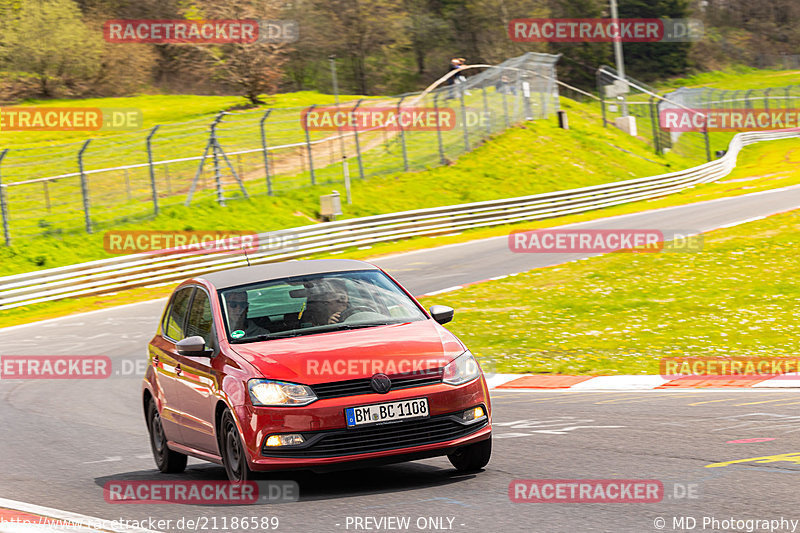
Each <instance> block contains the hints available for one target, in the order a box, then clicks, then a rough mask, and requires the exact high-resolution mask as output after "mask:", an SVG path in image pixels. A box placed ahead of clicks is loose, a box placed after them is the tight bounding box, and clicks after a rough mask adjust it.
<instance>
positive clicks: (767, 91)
mask: <svg viewBox="0 0 800 533" xmlns="http://www.w3.org/2000/svg"><path fill="white" fill-rule="evenodd" d="M771 90H772V87H768V88H767V90H766V91H764V109H766V110H767V111H769V92H770V91H771Z"/></svg>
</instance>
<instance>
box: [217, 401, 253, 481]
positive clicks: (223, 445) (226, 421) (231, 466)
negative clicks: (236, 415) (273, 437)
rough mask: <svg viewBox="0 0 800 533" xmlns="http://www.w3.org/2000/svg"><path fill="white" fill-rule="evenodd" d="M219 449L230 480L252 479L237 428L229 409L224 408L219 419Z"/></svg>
mask: <svg viewBox="0 0 800 533" xmlns="http://www.w3.org/2000/svg"><path fill="white" fill-rule="evenodd" d="M219 450H220V455H222V464H223V466H224V467H225V473H226V474H227V475H228V479H229V480H230V481H233V482H236V483H239V482H244V481H249V480H251V479H253V471H252V470H250V467H249V466H248V465H247V455H246V452H245V450H244V445H243V444H242V437H241V435H240V434H239V428H238V427H237V426H236V421H235V420H234V419H233V414H231V412H230V410H229V409H225V412H224V413H222V418H221V420H220V432H219Z"/></svg>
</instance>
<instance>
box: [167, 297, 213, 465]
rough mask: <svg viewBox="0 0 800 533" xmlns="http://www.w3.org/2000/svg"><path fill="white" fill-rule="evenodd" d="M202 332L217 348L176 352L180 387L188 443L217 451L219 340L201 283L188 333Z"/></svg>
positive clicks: (191, 308)
mask: <svg viewBox="0 0 800 533" xmlns="http://www.w3.org/2000/svg"><path fill="white" fill-rule="evenodd" d="M195 335H199V336H201V337H203V339H205V341H206V347H207V348H209V349H211V350H213V353H212V355H211V356H210V357H203V356H186V355H180V354H177V353H176V354H175V359H176V361H177V363H178V367H177V371H176V376H177V378H176V379H177V391H178V396H179V398H180V400H179V402H180V404H179V407H180V410H181V420H182V421H183V427H182V428H181V429H182V431H183V439H184V443H185V444H186V445H187V446H189V447H191V448H195V449H197V450H201V451H204V452H208V453H217V443H216V436H215V430H214V411H215V408H216V403H217V397H216V391H217V390H218V383H217V372H216V371H215V370H214V369H213V367H212V366H213V363H214V356H215V355H217V354H218V343H217V339H216V335H215V334H214V319H213V315H212V313H211V301H210V298H209V295H208V293H207V292H206V290H205V289H204V288H201V287H198V288H197V290H196V291H195V293H194V297H193V298H192V303H191V305H190V307H189V312H188V314H187V318H186V331H185V336H186V337H192V336H195Z"/></svg>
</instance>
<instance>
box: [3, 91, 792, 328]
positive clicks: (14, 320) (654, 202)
mask: <svg viewBox="0 0 800 533" xmlns="http://www.w3.org/2000/svg"><path fill="white" fill-rule="evenodd" d="M570 117H571V118H570V124H571V128H572V129H571V130H570V132H569V135H567V136H566V137H564V138H561V137H554V135H555V134H559V135H566V134H567V132H563V131H560V130H558V129H557V128H556V127H555V126H554V124H552V123H547V122H543V121H537V122H533V123H528V124H526V127H524V128H523V127H520V128H514V129H512V130H510V131H508V132H507V133H505V134H503V135H500V136H498V137H497V138H495V139H494V140H493V141H491V142H489V143H486V144H485V145H484V146H482V147H480V148H479V149H478V150H476V151H475V152H473V153H470V154H467V155H465V156H463V157H462V158H461V159H459V160H458V162H457V163H456V164H455V165H452V166H448V167H445V168H441V169H437V170H436V171H435V172H436V174H435V175H434V174H433V173H432V172H420V173H410V174H402V175H398V176H389V177H385V178H373V179H369V180H366V181H365V182H360V181H359V180H356V181H354V201H355V203H354V204H353V205H352V206H347V205H345V206H344V208H345V211H346V213H347V215H348V216H351V215H354V214H356V212H357V214H372V212H373V211H374V210H375V205H370V204H369V202H366V201H363V200H364V198H362V197H361V195H362V194H364V195H366V196H369V198H370V200H371V201H377V202H378V203H379V204H380V203H382V202H387V203H390V204H391V207H392V208H393V209H390V210H399V209H404V208H408V207H410V206H409V205H408V203H407V202H405V201H404V199H403V197H400V196H398V197H394V196H392V191H393V189H392V185H393V184H396V185H397V186H398V187H403V188H405V189H406V190H405V192H407V193H408V194H409V197H410V198H411V199H412V200H414V201H415V202H418V201H419V202H422V203H424V205H442V204H446V203H454V202H455V201H457V200H458V199H462V200H465V201H466V200H472V199H483V196H495V197H500V196H503V197H505V196H511V195H519V194H523V193H526V192H533V191H534V190H535V191H537V192H541V190H544V189H545V188H547V187H556V188H561V189H563V188H565V187H566V186H567V184H566V183H565V182H563V181H556V182H554V183H551V184H549V185H548V184H545V185H541V184H539V176H540V175H541V173H533V174H531V173H526V172H522V171H521V169H520V170H519V171H516V170H515V169H516V168H517V166H516V165H518V164H519V165H522V168H525V166H526V165H529V164H531V163H530V162H529V161H527V158H533V157H535V154H537V153H542V152H544V151H547V150H552V151H553V152H556V153H557V152H558V147H557V146H555V145H554V142H555V143H559V142H561V143H562V144H564V145H567V144H572V145H573V148H574V149H576V150H577V146H578V145H577V144H575V143H574V142H573V141H572V139H573V138H572V137H571V136H572V135H577V136H578V138H580V139H581V141H580V142H582V143H586V144H585V145H583V146H584V148H585V149H587V150H601V149H603V150H605V149H608V148H609V143H611V144H613V145H615V146H619V147H620V148H624V149H629V148H631V146H630V144H628V143H633V144H634V145H635V144H636V142H637V141H636V140H635V139H632V138H630V137H628V136H625V135H624V134H622V133H621V132H618V131H616V130H615V129H613V128H610V129H608V130H603V129H602V128H599V129H598V130H593V129H591V125H592V124H593V123H592V122H591V118H592V116H591V111H587V110H586V109H585V108H581V107H580V106H576V107H574V108H570ZM545 133H548V135H541V134H545ZM605 135H609V136H610V137H606V136H605ZM617 141H619V142H617ZM504 144H505V146H504ZM503 146H504V148H505V150H515V151H516V153H517V157H516V158H515V157H511V161H510V162H508V163H507V165H506V164H504V165H503V166H498V165H495V164H492V161H493V160H492V157H493V154H494V151H495V150H500V151H501V152H502V151H503V150H501V148H503ZM640 146H641V145H640ZM612 148H613V147H612ZM618 151H619V150H618V149H617V148H613V150H612V151H611V153H610V154H609V153H608V152H605V153H601V156H600V157H597V156H589V157H586V159H585V160H584V161H582V162H581V164H582V165H583V166H584V167H585V168H584V169H583V170H584V171H585V170H586V168H588V169H589V170H593V169H595V168H597V167H595V166H594V165H607V166H606V171H607V172H611V173H612V174H613V175H610V176H605V178H602V176H601V177H595V178H596V179H598V180H600V179H613V180H616V179H624V178H626V177H629V176H626V175H625V172H627V170H628V169H627V167H626V165H629V164H631V165H633V164H635V163H640V162H641V161H646V160H645V159H643V158H648V159H649V158H650V157H652V155H651V154H649V153H647V152H646V151H642V150H641V149H640V147H636V146H634V147H633V150H632V151H634V154H628V153H625V152H620V153H621V154H623V157H622V158H621V159H619V160H618V161H612V160H613V159H615V158H616V157H618V155H619V154H617V153H616V152H618ZM656 160H657V161H661V164H662V165H664V164H666V162H665V161H664V160H661V159H656ZM562 161H563V163H562V164H561V165H559V161H558V159H556V158H555V157H553V158H552V160H550V161H549V163H548V172H552V173H553V175H554V176H559V175H565V174H566V173H570V172H573V174H572V177H571V178H570V179H571V180H574V181H573V184H575V185H577V184H578V183H577V182H579V181H580V183H581V184H586V183H587V182H586V180H585V179H583V178H581V176H584V178H585V176H586V173H585V172H582V171H581V169H579V168H578V167H573V166H572V165H571V164H570V163H571V162H570V161H566V160H562ZM540 164H543V163H542V162H540ZM670 164H671V165H672V168H671V170H674V169H675V166H677V165H675V164H673V163H670ZM608 165H610V166H608ZM616 165H620V166H616ZM657 167H658V165H657ZM475 169H476V170H480V171H481V173H484V172H488V173H489V175H490V176H505V177H506V178H508V177H509V176H513V177H514V178H515V179H514V180H506V181H503V180H502V179H494V180H492V181H487V182H486V183H487V184H488V183H494V184H495V185H498V184H499V186H502V187H503V188H502V190H500V191H493V190H492V189H491V188H488V187H487V189H486V190H482V191H481V190H479V189H478V188H476V187H469V188H466V191H464V190H463V189H465V188H463V187H462V188H460V189H459V188H457V187H456V182H455V180H456V179H461V180H470V179H471V176H472V175H473V174H475ZM509 169H510V170H511V171H513V172H514V173H513V174H510V173H509ZM571 169H575V170H571ZM468 170H469V171H468ZM639 172H644V174H652V173H655V172H654V171H653V170H649V171H648V170H647V169H646V168H642V169H639ZM559 173H561V174H559ZM426 176H427V178H426ZM430 176H435V179H434V178H433V177H430ZM415 179H416V180H420V181H414V180H415ZM582 179H583V181H581V180H582ZM517 180H521V181H517ZM450 181H452V182H453V183H452V184H451V185H450V187H452V190H450V191H448V190H447V189H448V188H449V187H445V188H441V187H440V186H441V185H442V184H444V183H447V182H450ZM414 183H420V184H423V185H424V186H426V187H431V191H433V192H432V193H431V192H429V191H428V190H427V189H425V188H424V187H423V188H420V187H414V186H413V184H414ZM470 183H471V184H473V182H472V181H470ZM520 183H524V184H526V185H525V190H523V189H522V188H521V186H520ZM797 183H800V139H785V140H780V141H771V142H765V143H758V144H755V145H752V146H748V147H747V148H745V149H744V150H743V151H742V152H741V154H740V155H739V160H738V166H737V168H736V169H735V170H734V171H733V172H732V173H731V174H730V175H729V176H727V177H725V178H723V179H722V180H720V181H719V182H718V183H712V184H706V185H701V186H697V187H693V188H691V189H688V190H686V191H683V192H681V193H677V194H673V195H670V196H667V197H663V198H656V199H651V200H646V201H641V202H634V203H630V204H624V205H619V206H614V207H609V208H605V209H600V210H595V211H590V212H587V213H582V214H577V215H571V216H567V217H560V218H554V219H547V220H539V221H535V222H530V223H520V224H515V225H506V226H498V227H493V228H483V229H475V230H469V231H465V232H462V233H459V234H456V235H447V236H440V237H422V238H416V239H409V240H403V241H397V242H389V243H381V244H377V245H374V246H372V247H366V248H365V249H358V250H349V251H346V252H344V253H342V254H337V255H336V257H351V258H358V259H372V258H375V257H379V256H382V255H387V254H393V253H399V252H403V251H408V250H415V249H423V248H430V247H434V246H440V245H444V244H450V243H455V242H465V241H469V240H474V239H480V238H487V237H492V236H498V235H507V234H508V232H509V231H511V230H513V229H535V228H542V227H552V226H557V225H562V224H569V223H573V222H580V221H584V220H591V219H596V218H601V217H607V216H614V215H620V214H625V213H632V212H638V211H643V210H647V209H655V208H659V207H667V206H671V205H683V204H687V203H692V202H697V201H702V200H708V199H712V198H719V197H727V196H735V195H740V194H747V193H750V192H757V191H761V190H768V189H774V188H778V187H783V186H787V185H793V184H797ZM372 186H380V187H383V189H382V191H383V193H385V194H376V193H371V194H368V193H369V191H371V187H372ZM338 188H339V189H340V190H342V189H341V187H338ZM315 192H329V188H324V187H320V188H318V190H315ZM434 193H435V194H434ZM298 194H299V192H298ZM437 195H441V196H437ZM464 195H467V196H466V198H465V197H464ZM302 202H305V203H302ZM415 205H417V204H415ZM229 206H230V207H235V209H233V210H232V209H231V208H230V207H229V208H228V209H225V208H220V207H218V206H216V205H215V204H213V203H210V204H203V205H197V206H193V207H192V208H189V209H175V210H174V211H171V212H170V213H165V214H164V216H163V217H160V218H159V219H156V220H152V221H150V222H149V223H148V224H149V225H147V226H145V229H191V228H194V229H224V228H225V226H224V223H231V225H232V226H234V227H233V228H231V229H236V228H238V229H249V230H255V229H257V230H266V229H278V228H279V227H289V226H297V225H302V224H306V223H311V222H310V221H309V220H308V218H307V216H308V215H307V214H304V213H303V212H301V211H300V210H298V211H294V212H292V209H298V208H299V209H305V210H306V212H307V213H311V214H312V215H313V214H315V212H316V210H317V202H316V197H313V198H301V197H299V196H298V197H297V198H292V197H291V196H288V197H287V196H281V197H275V198H268V197H261V198H260V199H256V200H251V201H240V202H236V203H232V204H229ZM260 217H263V218H260ZM259 221H261V222H259ZM262 222H263V223H265V224H269V225H267V226H264V225H260V224H261V223H262ZM141 227H143V226H141V225H139V224H131V225H130V228H133V229H135V228H141ZM100 242H101V241H100V240H99V237H98V236H96V235H95V236H85V235H77V236H73V237H63V236H62V237H51V238H49V239H41V240H38V241H37V240H30V241H28V243H26V246H27V248H26V249H25V250H20V251H17V248H12V249H3V248H0V253H4V254H5V255H0V257H2V259H1V260H2V264H3V265H4V266H10V268H14V269H16V271H19V272H21V271H27V270H31V269H34V268H46V267H50V266H54V264H56V263H57V262H61V264H68V263H70V262H74V261H79V260H88V258H89V257H96V256H99V255H103V253H102V248H101V245H100ZM22 251H24V252H25V253H21V252H22ZM319 257H321V256H319ZM37 262H42V263H44V265H42V266H40V265H37V264H36V263H37ZM171 290H172V286H166V287H159V288H151V289H135V290H131V291H126V292H123V293H120V294H114V295H104V296H99V297H91V298H82V299H77V300H74V299H71V300H63V301H58V302H50V303H44V304H39V305H35V306H30V307H22V308H17V309H14V310H11V311H6V312H0V327H4V326H10V325H15V324H21V323H26V322H30V321H35V320H41V319H45V318H51V317H55V316H64V315H68V314H72V313H76V312H80V311H82V310H87V309H96V308H101V307H111V306H115V305H121V304H125V303H131V302H136V301H143V300H146V299H152V298H157V297H162V296H166V295H168V294H169V292H170V291H171Z"/></svg>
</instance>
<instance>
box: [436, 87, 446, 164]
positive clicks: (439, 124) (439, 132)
mask: <svg viewBox="0 0 800 533" xmlns="http://www.w3.org/2000/svg"><path fill="white" fill-rule="evenodd" d="M433 112H434V114H435V115H436V139H437V141H438V144H439V162H440V163H441V164H442V165H444V164H446V163H447V160H446V159H445V158H444V146H443V145H442V121H441V119H440V116H439V93H438V92H437V93H435V94H434V95H433Z"/></svg>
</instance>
